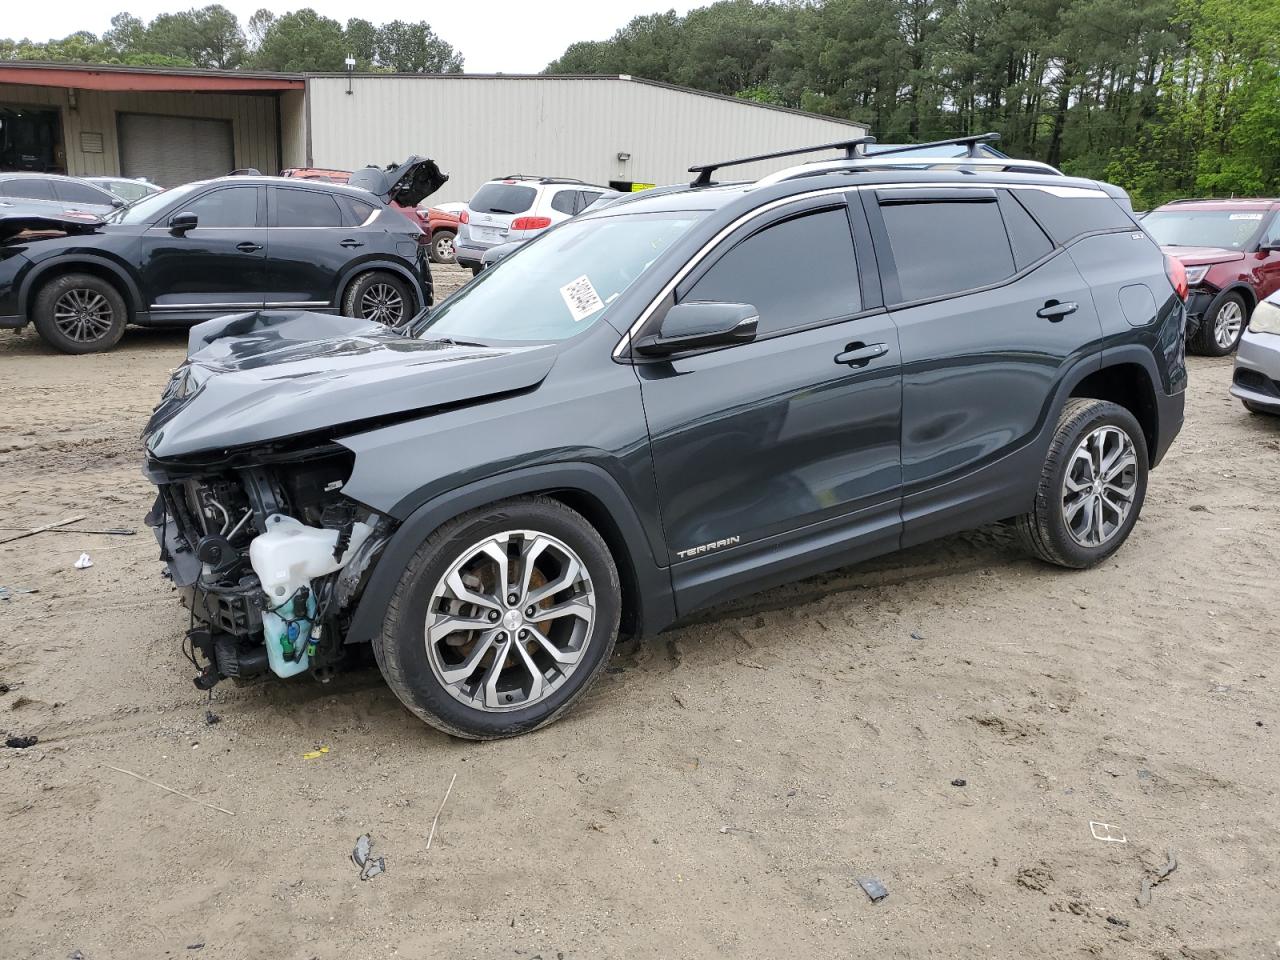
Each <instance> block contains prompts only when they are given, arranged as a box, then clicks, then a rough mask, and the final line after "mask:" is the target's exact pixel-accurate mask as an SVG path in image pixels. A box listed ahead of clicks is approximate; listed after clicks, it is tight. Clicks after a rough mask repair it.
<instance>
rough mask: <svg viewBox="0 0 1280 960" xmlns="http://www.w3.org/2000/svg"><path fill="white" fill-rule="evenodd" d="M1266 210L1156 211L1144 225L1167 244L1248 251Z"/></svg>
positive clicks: (1186, 209) (1147, 217) (1163, 243)
mask: <svg viewBox="0 0 1280 960" xmlns="http://www.w3.org/2000/svg"><path fill="white" fill-rule="evenodd" d="M1265 216H1266V213H1265V212H1263V211H1262V210H1205V209H1200V210H1196V209H1192V208H1187V207H1184V208H1182V209H1178V208H1176V207H1175V208H1173V209H1169V210H1152V211H1151V212H1150V213H1148V214H1147V215H1146V216H1145V217H1143V218H1142V225H1143V226H1144V227H1146V228H1147V232H1148V233H1149V234H1151V236H1152V237H1153V238H1155V241H1156V243H1158V244H1160V245H1161V246H1165V247H1222V248H1223V249H1226V250H1244V249H1246V248H1247V247H1248V246H1249V245H1250V241H1251V240H1252V239H1253V237H1254V235H1255V234H1256V233H1257V232H1258V231H1259V230H1260V229H1261V228H1262V220H1263V218H1264V217H1265Z"/></svg>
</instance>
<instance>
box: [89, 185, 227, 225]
mask: <svg viewBox="0 0 1280 960" xmlns="http://www.w3.org/2000/svg"><path fill="white" fill-rule="evenodd" d="M207 186H208V184H206V183H189V184H186V185H184V186H181V187H174V188H173V189H172V190H164V191H162V192H160V193H153V194H151V195H150V196H148V197H143V198H142V199H141V200H139V201H138V202H137V203H135V204H131V205H130V206H128V207H125V208H124V209H122V210H117V211H116V212H115V213H114V214H108V219H110V220H111V221H112V222H114V223H135V224H136V223H155V222H156V217H157V216H158V215H159V214H160V213H161V211H163V210H165V209H167V208H170V209H169V212H170V213H178V212H179V211H181V210H185V209H187V208H186V205H185V204H184V203H183V200H184V199H185V198H187V197H191V196H194V195H195V194H197V193H199V192H200V191H201V190H203V189H205V188H206V187H207ZM159 225H162V224H159Z"/></svg>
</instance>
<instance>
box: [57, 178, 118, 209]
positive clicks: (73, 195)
mask: <svg viewBox="0 0 1280 960" xmlns="http://www.w3.org/2000/svg"><path fill="white" fill-rule="evenodd" d="M53 189H54V192H55V193H57V195H58V199H59V200H63V201H65V202H67V203H92V204H96V205H98V206H100V207H101V206H110V205H111V200H112V198H111V197H110V196H108V195H107V194H105V193H102V192H101V191H99V190H95V189H94V188H93V187H91V186H89V185H88V184H85V183H76V182H74V181H72V180H58V181H56V182H55V183H54V185H53Z"/></svg>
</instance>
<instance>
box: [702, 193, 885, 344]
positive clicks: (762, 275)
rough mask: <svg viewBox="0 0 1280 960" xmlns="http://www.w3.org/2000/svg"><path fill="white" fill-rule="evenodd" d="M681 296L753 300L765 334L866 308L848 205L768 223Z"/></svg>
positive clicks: (732, 300)
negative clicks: (850, 226) (846, 208)
mask: <svg viewBox="0 0 1280 960" xmlns="http://www.w3.org/2000/svg"><path fill="white" fill-rule="evenodd" d="M680 299H681V301H682V302H685V303H688V302H691V301H713V302H719V303H749V304H751V305H752V306H754V307H755V308H756V310H757V311H758V312H759V314H760V322H759V325H758V326H757V328H756V329H757V331H758V332H759V334H760V335H761V336H764V335H766V334H770V333H779V332H781V331H785V330H791V329H795V328H798V327H807V326H812V325H814V324H817V323H822V322H823V321H825V320H834V319H837V318H840V317H847V316H849V315H850V314H854V313H857V312H858V311H859V310H860V309H862V295H861V291H860V290H859V288H858V271H857V264H856V261H855V259H854V252H853V235H852V234H851V233H850V232H849V217H848V215H847V214H846V213H845V210H844V208H843V207H840V208H839V209H836V210H822V211H819V212H817V213H809V214H805V215H802V216H799V217H795V218H793V219H791V220H784V221H783V222H781V223H775V224H773V225H772V226H768V227H765V228H764V229H763V230H761V231H759V232H758V233H754V234H752V235H751V236H749V237H747V239H745V240H743V241H741V242H740V243H738V244H737V245H736V246H735V247H733V248H732V249H731V250H730V251H729V252H728V253H726V254H725V255H724V256H722V257H721V258H720V259H719V260H717V261H716V262H715V263H714V264H713V265H712V267H711V269H709V270H708V271H707V272H706V273H705V274H703V275H702V277H701V278H700V279H699V280H698V281H697V282H696V283H695V284H694V285H693V288H692V289H691V290H689V292H688V294H687V295H685V296H683V297H681V298H680Z"/></svg>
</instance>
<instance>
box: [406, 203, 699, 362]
mask: <svg viewBox="0 0 1280 960" xmlns="http://www.w3.org/2000/svg"><path fill="white" fill-rule="evenodd" d="M703 216H705V211H702V210H685V211H680V212H678V213H662V214H635V215H632V216H619V217H602V218H599V219H588V220H566V221H565V222H564V223H563V224H561V225H560V226H558V227H555V228H554V229H552V230H548V231H547V232H546V233H545V234H543V235H542V237H540V238H539V239H538V240H536V241H533V242H532V243H529V244H528V245H527V246H525V247H523V248H521V249H520V250H519V251H517V252H516V253H513V254H512V255H511V256H509V257H507V258H506V259H504V260H502V261H500V262H499V263H497V264H496V265H494V266H493V267H490V268H489V269H487V270H485V271H484V272H483V273H481V274H480V275H479V276H478V277H476V278H475V279H474V280H472V281H471V283H469V284H468V285H467V286H465V287H463V288H462V289H461V290H459V291H458V292H457V293H455V294H454V295H453V296H452V297H450V298H449V299H448V300H446V301H445V302H444V303H443V304H441V305H440V307H439V308H437V309H436V310H435V311H434V312H433V313H432V314H431V316H430V318H429V320H428V322H427V326H426V327H425V329H424V331H423V333H422V334H421V336H422V337H423V338H425V339H428V340H435V339H440V338H452V339H458V340H480V341H487V340H535V341H546V340H566V339H568V338H569V337H572V336H574V335H575V334H578V333H581V332H582V331H583V330H585V329H586V328H587V327H590V326H591V325H592V324H594V323H595V322H596V321H598V320H599V319H600V318H601V317H602V316H603V315H604V312H605V310H606V308H607V307H608V306H609V304H610V303H612V302H613V301H614V300H615V299H617V297H618V295H619V294H621V293H622V291H624V290H626V289H627V287H629V286H631V284H632V283H634V282H635V280H636V278H637V277H639V276H640V274H642V273H644V271H645V270H646V269H648V267H649V265H650V264H651V263H653V261H654V260H656V259H657V258H658V256H659V255H661V253H662V252H663V251H664V250H666V249H667V248H668V247H670V246H671V244H672V243H674V242H675V241H676V239H677V238H678V237H679V236H680V235H681V234H683V233H684V232H685V231H686V230H688V229H689V227H690V226H692V225H693V224H694V223H696V222H697V221H698V220H699V219H701V218H702V217H703Z"/></svg>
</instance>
